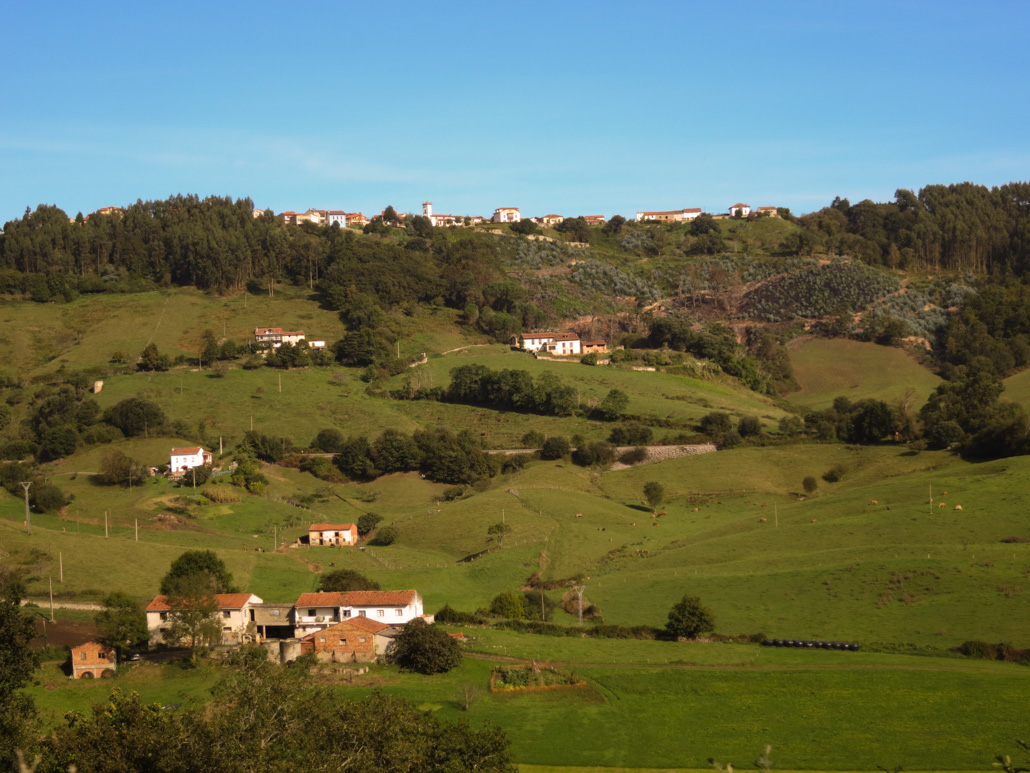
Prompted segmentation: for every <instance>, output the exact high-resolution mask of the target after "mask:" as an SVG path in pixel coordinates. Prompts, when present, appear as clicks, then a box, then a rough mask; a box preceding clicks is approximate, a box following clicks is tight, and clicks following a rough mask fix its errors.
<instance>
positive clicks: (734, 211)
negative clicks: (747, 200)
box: [730, 201, 751, 217]
mask: <svg viewBox="0 0 1030 773" xmlns="http://www.w3.org/2000/svg"><path fill="white" fill-rule="evenodd" d="M750 214H751V205H750V204H741V203H740V202H739V201H738V202H737V203H736V204H734V205H733V206H732V207H730V217H747V216H748V215H750Z"/></svg>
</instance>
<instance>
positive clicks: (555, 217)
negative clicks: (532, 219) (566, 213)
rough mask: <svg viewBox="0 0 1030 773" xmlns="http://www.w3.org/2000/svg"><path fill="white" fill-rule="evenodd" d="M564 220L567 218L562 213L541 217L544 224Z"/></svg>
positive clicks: (557, 222)
mask: <svg viewBox="0 0 1030 773" xmlns="http://www.w3.org/2000/svg"><path fill="white" fill-rule="evenodd" d="M563 222H565V218H564V217H563V216H562V215H544V216H543V217H542V218H540V223H541V224H542V225H558V224H559V223H563Z"/></svg>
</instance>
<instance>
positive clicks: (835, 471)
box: [823, 464, 845, 483]
mask: <svg viewBox="0 0 1030 773" xmlns="http://www.w3.org/2000/svg"><path fill="white" fill-rule="evenodd" d="M844 472H845V470H844V465H842V464H838V465H835V466H833V467H831V468H830V469H828V470H827V471H826V472H824V473H823V480H825V481H826V482H827V483H836V482H837V481H839V480H840V479H841V478H843V477H844Z"/></svg>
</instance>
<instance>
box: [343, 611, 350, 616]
mask: <svg viewBox="0 0 1030 773" xmlns="http://www.w3.org/2000/svg"><path fill="white" fill-rule="evenodd" d="M343 616H344V617H350V610H349V609H345V610H343Z"/></svg>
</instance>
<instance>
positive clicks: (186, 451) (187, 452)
mask: <svg viewBox="0 0 1030 773" xmlns="http://www.w3.org/2000/svg"><path fill="white" fill-rule="evenodd" d="M203 450H204V449H203V448H202V447H201V446H197V447H195V448H173V449H172V456H192V455H193V454H199V453H201V452H202V451H203Z"/></svg>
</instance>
